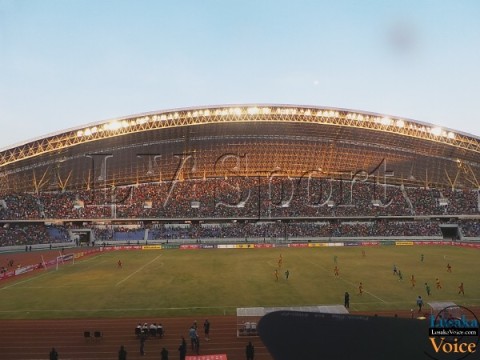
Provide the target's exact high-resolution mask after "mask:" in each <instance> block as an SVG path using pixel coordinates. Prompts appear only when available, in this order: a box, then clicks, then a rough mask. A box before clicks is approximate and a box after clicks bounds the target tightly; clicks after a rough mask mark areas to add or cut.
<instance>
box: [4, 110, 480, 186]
mask: <svg viewBox="0 0 480 360" xmlns="http://www.w3.org/2000/svg"><path fill="white" fill-rule="evenodd" d="M216 176H290V177H300V176H315V177H326V178H335V179H344V180H351V179H353V178H355V177H358V178H362V180H365V179H368V180H371V181H377V180H378V178H379V177H382V179H385V178H387V177H388V180H387V181H386V183H392V184H404V185H409V186H410V185H411V186H428V187H451V188H475V189H478V188H480V186H479V185H480V184H479V181H480V139H479V138H477V137H474V136H472V135H468V134H464V133H462V132H457V131H454V130H450V129H443V128H440V127H437V126H435V125H431V124H426V123H420V122H418V121H413V120H409V119H402V118H398V117H392V116H385V115H380V114H375V113H367V112H361V111H352V110H346V109H336V108H325V107H308V106H295V105H260V104H257V105H228V106H212V107H202V108H186V109H174V110H167V111H159V112H152V113H145V114H140V115H133V116H128V117H125V118H120V119H114V120H110V121H104V122H98V123H94V124H89V125H86V126H82V127H78V128H75V129H69V130H65V131H62V132H58V133H56V134H52V135H48V136H46V137H43V138H39V139H35V140H33V141H30V142H27V143H23V144H20V145H18V146H15V147H13V148H10V149H7V150H3V151H1V152H0V191H1V192H2V193H10V192H24V191H27V192H40V191H55V190H66V189H85V188H87V189H88V188H91V187H92V186H95V187H102V186H113V185H114V186H122V185H130V184H139V183H146V182H157V181H165V180H174V179H175V180H181V179H186V178H208V177H216ZM382 183H385V181H382Z"/></svg>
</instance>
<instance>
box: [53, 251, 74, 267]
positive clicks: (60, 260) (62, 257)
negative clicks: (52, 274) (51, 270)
mask: <svg viewBox="0 0 480 360" xmlns="http://www.w3.org/2000/svg"><path fill="white" fill-rule="evenodd" d="M68 261H71V262H72V265H73V264H75V256H74V254H64V255H60V256H57V261H56V268H55V270H58V266H59V265H60V264H61V265H63V264H65V262H68Z"/></svg>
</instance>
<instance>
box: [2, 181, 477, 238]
mask: <svg viewBox="0 0 480 360" xmlns="http://www.w3.org/2000/svg"><path fill="white" fill-rule="evenodd" d="M479 199H480V196H479V191H478V190H456V189H428V188H413V187H403V186H393V185H384V184H379V183H375V182H365V181H356V180H353V181H343V180H331V179H325V178H302V179H295V178H285V177H272V178H266V177H253V178H249V177H230V178H226V177H225V178H216V179H196V180H184V181H170V182H169V181H164V182H159V183H150V184H140V185H132V186H124V187H109V188H105V189H93V190H76V191H68V190H67V191H57V192H40V193H23V194H4V195H0V200H2V202H1V204H2V206H0V220H4V221H5V222H4V223H5V224H8V220H21V221H28V220H39V219H46V220H49V219H62V220H67V221H68V220H75V219H78V220H83V219H88V220H93V221H92V223H95V221H97V222H100V221H103V220H105V219H117V220H118V219H125V220H126V221H130V222H135V221H136V222H141V221H140V220H156V219H157V220H158V219H159V220H162V221H165V220H166V219H169V220H170V223H174V222H175V219H178V220H180V221H179V223H180V222H181V221H185V220H191V221H193V223H191V224H188V226H171V225H168V226H167V225H158V226H153V227H151V228H149V229H148V230H149V231H146V230H145V228H144V227H142V226H141V225H140V226H137V227H135V226H134V227H131V226H125V227H123V228H122V227H121V226H119V227H106V226H93V231H94V236H95V239H96V240H100V241H115V240H156V239H167V240H168V239H202V238H251V237H260V238H262V237H263V238H295V237H345V236H349V237H350V236H353V237H368V236H440V235H441V231H440V227H439V220H438V219H437V220H434V219H435V216H436V215H442V216H444V217H445V215H447V216H448V215H475V214H479V213H480V200H479ZM412 216H427V217H428V216H430V217H432V219H431V220H429V221H404V220H398V219H396V220H395V217H412ZM385 217H390V219H385ZM216 219H217V220H219V221H218V224H212V223H215V220H216ZM259 219H262V220H264V221H263V222H262V221H258V220H259ZM275 219H282V221H281V222H279V221H274V220H275ZM380 219H384V220H380ZM201 220H208V221H207V224H202V223H199V221H200V222H201ZM220 220H222V221H220ZM270 220H271V221H270ZM446 221H447V220H446ZM208 223H210V224H208ZM207 225H208V226H207ZM462 228H463V233H464V235H465V236H470V235H471V234H473V235H472V236H479V235H480V234H479V233H480V231H479V230H478V228H479V225H478V221H470V222H463V223H462ZM45 229H46V227H45V228H42V227H41V226H33V225H10V227H4V228H2V229H0V242H1V244H2V245H4V246H5V245H23V244H36V243H41V242H52V241H53V242H56V241H60V240H59V239H56V238H54V237H53V235H52V234H49V233H48V231H46V230H45ZM25 234H27V235H25ZM60 234H62V232H60ZM63 235H65V232H63ZM65 236H66V235H65ZM60 237H62V236H60Z"/></svg>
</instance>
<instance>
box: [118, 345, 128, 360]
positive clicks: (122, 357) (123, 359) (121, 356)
mask: <svg viewBox="0 0 480 360" xmlns="http://www.w3.org/2000/svg"><path fill="white" fill-rule="evenodd" d="M118 360H127V350H125V347H124V346H123V345H122V346H120V350H118Z"/></svg>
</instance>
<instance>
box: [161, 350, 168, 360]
mask: <svg viewBox="0 0 480 360" xmlns="http://www.w3.org/2000/svg"><path fill="white" fill-rule="evenodd" d="M160 360H168V350H167V349H165V348H162V351H161V352H160Z"/></svg>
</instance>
